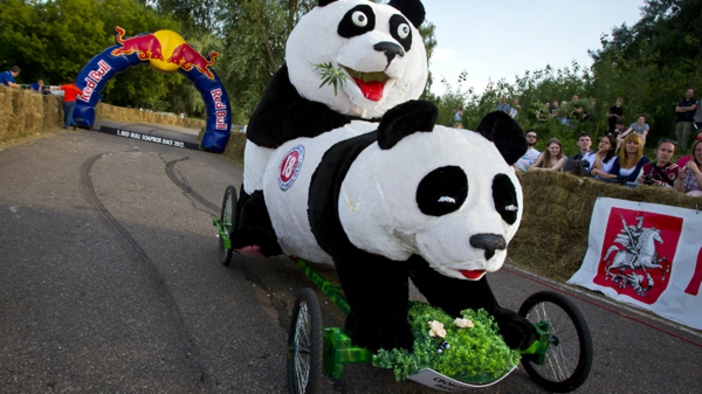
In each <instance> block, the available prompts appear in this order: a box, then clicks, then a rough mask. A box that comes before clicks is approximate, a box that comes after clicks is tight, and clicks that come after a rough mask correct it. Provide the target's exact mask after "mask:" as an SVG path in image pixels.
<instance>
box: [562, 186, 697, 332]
mask: <svg viewBox="0 0 702 394" xmlns="http://www.w3.org/2000/svg"><path fill="white" fill-rule="evenodd" d="M588 242H589V246H588V249H587V253H586V254H585V259H584V260H583V265H582V266H581V267H580V270H578V272H576V273H575V275H573V277H572V278H570V280H569V281H568V283H573V284H577V285H580V286H583V287H586V288H588V289H591V290H597V291H600V292H602V293H604V294H605V295H607V296H609V297H611V298H614V299H615V300H617V301H621V302H625V303H629V304H633V305H636V306H639V307H641V308H644V309H647V310H650V311H652V312H653V313H656V314H658V315H660V316H663V317H665V318H668V319H670V320H673V321H676V322H679V323H682V324H685V325H687V326H690V327H693V328H696V329H702V294H700V285H701V284H702V213H700V212H697V211H694V210H690V209H684V208H676V207H671V206H667V205H658V204H648V203H637V202H632V201H626V200H617V199H613V198H600V199H598V200H597V202H596V203H595V208H594V209H593V211H592V219H591V221H590V234H589V237H588Z"/></svg>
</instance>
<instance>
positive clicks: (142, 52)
mask: <svg viewBox="0 0 702 394" xmlns="http://www.w3.org/2000/svg"><path fill="white" fill-rule="evenodd" d="M115 30H116V31H117V36H116V40H117V43H118V44H119V45H121V46H122V47H121V48H117V49H115V50H113V51H112V55H113V56H120V55H131V54H133V53H136V54H137V56H139V60H142V61H143V60H151V59H156V60H163V51H162V50H161V42H160V41H159V40H158V38H156V36H155V35H153V34H142V35H140V36H134V37H130V38H127V39H125V38H124V29H122V28H121V27H119V26H117V27H115Z"/></svg>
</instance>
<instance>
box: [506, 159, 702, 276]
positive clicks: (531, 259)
mask: <svg viewBox="0 0 702 394" xmlns="http://www.w3.org/2000/svg"><path fill="white" fill-rule="evenodd" d="M519 180H520V182H521V184H522V189H523V191H524V214H523V219H522V224H521V226H520V228H519V231H518V232H517V235H516V236H515V237H514V239H513V240H512V242H511V243H510V245H509V251H508V254H509V257H510V258H511V259H512V260H513V261H514V262H515V263H516V264H517V265H522V266H525V267H528V268H530V269H533V270H535V271H537V272H541V273H543V274H547V275H549V276H551V277H553V278H555V279H561V280H563V279H567V278H569V277H570V276H571V275H572V274H573V273H575V271H577V270H578V268H580V265H581V263H582V261H583V258H584V257H585V252H586V250H587V246H588V232H589V226H590V217H591V216H592V210H593V207H594V205H595V201H596V200H597V198H598V197H611V198H617V199H621V200H629V201H637V202H647V203H655V204H664V205H671V206H676V207H682V208H690V209H696V208H697V205H698V204H699V205H702V199H700V198H695V197H689V196H686V195H684V194H682V193H680V192H677V191H675V190H672V189H663V188H660V187H654V186H639V187H637V188H634V189H632V188H627V187H624V186H619V185H616V184H609V183H604V182H600V181H596V180H593V179H581V178H578V177H576V176H573V175H570V174H566V173H558V172H548V171H538V172H527V173H521V174H520V175H519Z"/></svg>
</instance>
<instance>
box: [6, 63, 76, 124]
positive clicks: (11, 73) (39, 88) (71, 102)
mask: <svg viewBox="0 0 702 394" xmlns="http://www.w3.org/2000/svg"><path fill="white" fill-rule="evenodd" d="M19 74H20V68H19V67H18V66H12V67H11V68H10V69H9V70H7V71H4V72H2V73H0V85H4V86H7V87H9V88H14V89H21V88H22V86H21V85H20V84H18V83H17V81H15V78H16V77H17V76H18V75H19ZM29 89H30V90H32V91H34V92H37V93H40V94H50V93H52V92H53V91H59V90H60V91H61V95H62V96H63V117H64V123H63V128H64V129H67V128H69V127H73V130H75V129H76V126H78V125H77V124H76V121H75V120H74V119H73V112H74V110H75V108H76V99H77V98H78V97H81V95H82V94H83V92H82V91H81V90H80V89H79V88H78V87H77V86H76V85H75V81H69V82H68V83H65V84H63V85H59V86H45V85H44V81H43V80H41V79H38V80H37V81H36V82H34V83H32V84H31V85H29Z"/></svg>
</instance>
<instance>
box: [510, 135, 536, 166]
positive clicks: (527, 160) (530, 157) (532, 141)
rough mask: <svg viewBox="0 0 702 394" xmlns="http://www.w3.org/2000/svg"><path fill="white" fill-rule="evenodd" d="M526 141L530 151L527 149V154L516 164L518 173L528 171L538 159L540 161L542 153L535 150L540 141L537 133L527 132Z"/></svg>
mask: <svg viewBox="0 0 702 394" xmlns="http://www.w3.org/2000/svg"><path fill="white" fill-rule="evenodd" d="M526 139H527V145H528V146H529V149H527V151H526V153H524V155H523V156H522V157H521V158H520V159H519V160H517V162H516V163H514V168H515V169H516V170H517V171H526V170H527V169H528V168H529V167H530V166H531V165H532V164H534V162H535V161H536V159H538V158H539V155H540V154H541V152H539V151H538V150H536V148H534V145H536V141H538V136H537V135H536V131H535V130H534V129H529V130H527V132H526Z"/></svg>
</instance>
